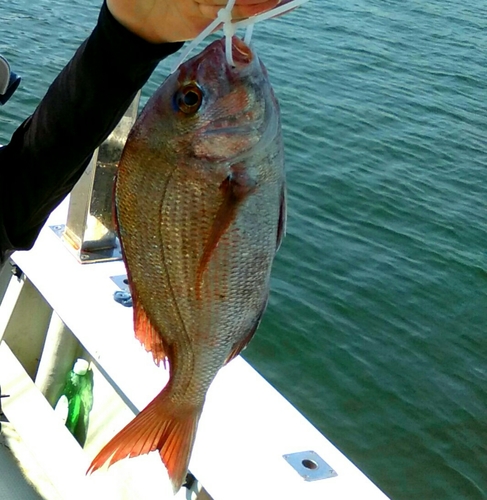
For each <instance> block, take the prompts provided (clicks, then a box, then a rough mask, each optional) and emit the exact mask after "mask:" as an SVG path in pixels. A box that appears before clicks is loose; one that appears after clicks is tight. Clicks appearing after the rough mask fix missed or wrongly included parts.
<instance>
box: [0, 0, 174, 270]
mask: <svg viewBox="0 0 487 500" xmlns="http://www.w3.org/2000/svg"><path fill="white" fill-rule="evenodd" d="M181 46H182V44H181V43H174V44H160V45H158V44H150V43H148V42H146V41H144V40H143V39H141V38H139V37H137V36H136V35H134V34H133V33H131V32H130V31H128V30H127V29H125V28H124V27H123V26H121V25H120V24H119V23H118V22H117V21H116V20H115V19H114V18H113V16H112V15H111V13H110V11H109V10H108V8H107V6H106V4H104V5H103V7H102V9H101V12H100V16H99V19H98V23H97V25H96V27H95V29H94V30H93V32H92V34H91V36H90V37H89V38H88V39H87V40H86V41H85V42H84V43H83V44H82V45H81V47H80V48H79V49H78V51H77V52H76V54H75V55H74V57H73V59H72V60H71V61H70V62H69V63H68V64H67V66H66V67H65V68H64V69H63V71H62V72H61V73H60V74H59V76H58V77H57V78H56V80H55V81H54V82H53V83H52V85H51V86H50V88H49V90H48V92H47V94H46V96H45V97H44V98H43V99H42V101H41V103H40V104H39V107H38V108H37V109H36V111H35V112H34V114H33V115H32V116H31V117H29V118H28V119H27V120H26V121H25V122H24V123H23V124H22V125H21V126H20V127H19V128H18V129H17V131H16V132H15V133H14V135H13V136H12V140H11V141H10V143H9V144H8V145H7V146H5V147H3V148H1V149H0V263H1V262H2V261H4V260H5V259H6V257H7V256H8V254H9V253H10V252H11V251H12V250H18V249H28V248H30V247H31V246H32V245H33V243H34V241H35V239H36V237H37V235H38V233H39V231H40V229H41V228H42V226H43V224H44V223H45V221H46V219H47V217H48V216H49V214H50V212H51V211H52V210H53V209H54V208H55V207H56V206H57V205H58V204H59V203H60V202H61V201H62V200H63V198H64V197H65V196H66V195H67V194H68V193H69V191H70V190H71V189H72V188H73V186H74V184H75V183H76V182H77V180H78V179H79V177H80V176H81V174H82V173H83V171H84V169H85V168H86V166H87V165H88V163H89V161H90V158H91V155H92V153H93V151H94V150H95V149H96V148H97V147H98V146H99V145H100V144H101V143H102V142H103V141H104V140H105V139H106V137H107V136H108V135H109V133H110V132H111V131H112V130H113V128H114V127H115V125H116V124H117V123H118V122H119V120H120V119H121V117H122V116H123V114H124V112H125V110H126V109H127V107H128V106H129V105H130V103H131V102H132V100H133V98H134V97H135V94H136V93H137V91H138V90H139V89H140V88H141V87H142V86H143V85H144V84H145V82H146V81H147V80H148V78H149V77H150V75H151V73H152V72H153V70H154V69H155V67H156V66H157V64H158V63H159V61H161V60H162V59H164V58H165V57H167V56H168V55H170V54H172V53H174V52H175V51H176V50H178V49H179V48H180V47H181Z"/></svg>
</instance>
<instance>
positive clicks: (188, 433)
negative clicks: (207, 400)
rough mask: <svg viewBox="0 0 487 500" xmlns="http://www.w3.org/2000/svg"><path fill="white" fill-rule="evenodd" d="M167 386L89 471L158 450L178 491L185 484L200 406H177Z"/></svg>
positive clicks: (111, 443) (97, 457) (106, 446)
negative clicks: (172, 400) (181, 407)
mask: <svg viewBox="0 0 487 500" xmlns="http://www.w3.org/2000/svg"><path fill="white" fill-rule="evenodd" d="M168 392H169V391H168V390H167V388H165V389H164V390H163V391H162V392H161V393H160V394H159V395H158V396H157V397H156V398H155V399H154V400H153V401H152V402H151V403H150V404H149V405H148V406H147V407H146V408H145V409H144V410H142V411H141V412H140V413H139V414H138V415H137V416H136V417H135V419H134V420H132V421H131V422H130V423H129V424H128V425H127V426H125V427H124V428H123V429H122V430H121V431H120V432H119V433H118V434H117V435H116V436H115V437H114V438H113V439H112V440H111V441H109V443H108V444H107V445H105V447H104V448H102V450H101V451H100V453H98V455H97V456H96V457H95V458H94V459H93V462H91V465H90V467H89V469H88V471H87V474H90V473H92V472H94V471H96V470H97V469H99V468H100V467H102V466H103V465H104V464H105V463H106V462H108V466H110V465H112V464H114V463H115V462H118V461H119V460H122V459H123V458H127V457H137V456H139V455H144V454H146V453H149V452H151V451H154V450H159V454H160V455H161V459H162V461H163V462H164V465H165V466H166V468H167V471H168V474H169V478H170V479H171V483H172V486H173V489H174V492H175V493H176V492H177V491H178V490H179V489H180V488H181V485H182V484H183V481H184V479H185V477H186V473H187V470H188V463H189V459H190V456H191V450H192V448H193V443H194V438H195V435H196V427H197V425H198V420H199V417H200V414H201V408H194V407H190V408H186V409H184V410H181V409H180V408H176V407H175V405H174V404H172V403H171V401H170V399H169V398H168V397H167V394H168Z"/></svg>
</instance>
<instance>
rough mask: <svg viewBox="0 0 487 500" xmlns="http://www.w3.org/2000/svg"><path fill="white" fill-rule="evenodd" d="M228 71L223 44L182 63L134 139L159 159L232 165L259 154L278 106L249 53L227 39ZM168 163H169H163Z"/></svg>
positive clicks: (271, 136)
mask: <svg viewBox="0 0 487 500" xmlns="http://www.w3.org/2000/svg"><path fill="white" fill-rule="evenodd" d="M232 51H233V60H234V66H230V65H229V64H228V62H227V58H226V53H225V39H224V38H222V39H220V40H216V41H214V42H213V43H211V44H210V45H208V46H207V47H206V48H205V49H204V50H203V51H202V52H201V53H200V54H198V55H197V56H195V57H193V58H192V59H190V60H188V61H187V62H186V63H184V64H182V65H181V66H180V68H179V69H178V70H177V71H176V72H175V73H173V74H172V75H171V76H170V77H169V78H168V79H167V80H166V81H165V82H164V83H163V84H162V85H161V87H159V89H158V90H157V91H156V92H155V94H154V95H153V96H152V98H151V99H150V100H149V101H148V103H147V105H146V107H145V109H144V112H143V113H142V114H141V117H140V119H139V120H138V122H139V123H138V124H137V127H136V128H137V129H138V132H137V135H138V136H139V138H141V139H142V140H143V141H152V142H153V144H152V147H153V148H154V149H155V150H157V149H159V150H160V147H161V142H162V143H163V144H164V154H165V155H166V156H169V157H171V156H173V157H174V158H176V157H177V158H179V159H180V158H181V153H182V152H183V153H184V155H185V156H186V157H187V158H189V159H190V161H191V162H192V163H193V164H194V161H195V160H196V161H198V160H201V161H202V162H211V163H219V162H225V163H227V164H228V163H229V162H230V163H233V162H238V161H240V160H242V159H245V157H246V155H248V154H249V153H250V152H252V154H255V153H256V149H259V148H262V149H265V148H266V147H267V145H268V144H269V143H270V142H271V141H273V140H275V138H276V136H277V135H278V134H279V133H280V124H279V112H278V104H277V101H276V98H275V95H274V93H273V90H272V87H271V85H270V83H269V79H268V74H267V71H266V69H265V67H264V65H263V64H262V63H261V61H260V60H259V58H258V57H257V55H256V54H255V52H254V51H253V50H252V49H251V48H250V47H249V46H248V45H247V44H245V43H244V42H243V41H242V40H240V39H238V38H237V37H233V39H232ZM167 160H168V161H170V160H171V158H167Z"/></svg>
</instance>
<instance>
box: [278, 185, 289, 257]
mask: <svg viewBox="0 0 487 500" xmlns="http://www.w3.org/2000/svg"><path fill="white" fill-rule="evenodd" d="M286 220H287V197H286V184H283V186H282V191H281V203H280V205H279V222H278V225H277V245H276V252H277V251H278V250H279V247H280V246H281V243H282V239H283V238H284V236H286Z"/></svg>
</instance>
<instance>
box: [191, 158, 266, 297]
mask: <svg viewBox="0 0 487 500" xmlns="http://www.w3.org/2000/svg"><path fill="white" fill-rule="evenodd" d="M255 189H256V182H255V180H254V179H252V178H251V177H250V176H249V175H248V173H247V170H246V168H245V167H244V166H243V165H242V164H237V165H233V166H232V167H231V173H230V175H229V176H228V177H226V178H225V179H224V180H223V182H222V183H221V184H220V191H221V193H222V202H221V205H220V207H219V208H218V211H217V213H216V216H215V219H214V221H213V225H212V227H211V231H210V235H209V237H208V239H207V241H206V245H205V248H204V251H203V254H202V256H201V259H200V261H199V265H198V270H197V273H196V296H197V297H198V298H199V297H201V286H202V282H203V274H204V273H205V271H206V269H207V267H208V263H209V262H210V259H211V256H212V255H213V252H214V251H215V249H216V247H217V246H218V243H219V241H220V240H221V238H222V236H223V235H224V234H225V232H226V231H227V229H228V228H229V227H230V225H231V224H232V222H233V221H234V220H235V217H236V215H237V211H238V209H239V207H240V206H241V204H242V202H243V201H244V200H245V199H246V198H247V197H248V196H249V195H250V194H251V193H252V192H253V191H254V190H255Z"/></svg>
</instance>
